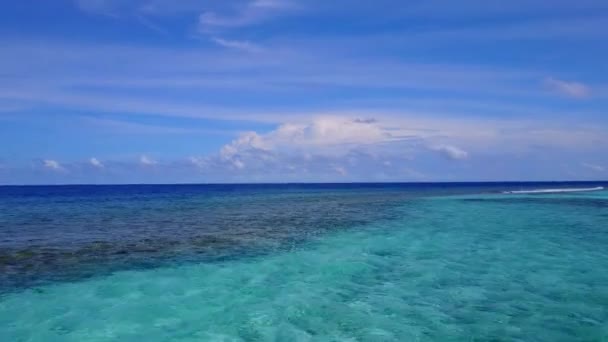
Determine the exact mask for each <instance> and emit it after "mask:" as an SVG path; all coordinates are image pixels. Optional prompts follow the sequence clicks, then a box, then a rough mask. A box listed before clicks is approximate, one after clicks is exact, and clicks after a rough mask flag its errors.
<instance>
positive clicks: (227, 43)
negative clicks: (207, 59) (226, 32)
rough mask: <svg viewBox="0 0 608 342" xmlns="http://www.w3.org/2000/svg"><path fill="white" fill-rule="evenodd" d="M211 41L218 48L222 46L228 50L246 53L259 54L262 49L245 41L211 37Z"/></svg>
mask: <svg viewBox="0 0 608 342" xmlns="http://www.w3.org/2000/svg"><path fill="white" fill-rule="evenodd" d="M211 41H213V42H214V43H216V44H217V45H219V46H223V47H225V48H229V49H236V50H241V51H246V52H260V51H262V48H261V47H260V46H258V45H256V44H253V43H251V42H249V41H245V40H228V39H223V38H219V37H212V38H211Z"/></svg>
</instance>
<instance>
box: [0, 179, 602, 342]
mask: <svg viewBox="0 0 608 342" xmlns="http://www.w3.org/2000/svg"><path fill="white" fill-rule="evenodd" d="M597 186H606V184H601V183H572V184H567V183H551V184H543V183H537V184H533V183H526V184H516V183H494V184H349V185H339V184H336V185H331V184H327V185H175V186H169V185H137V186H135V185H134V186H57V187H51V186H49V187H0V341H6V342H18V341H45V342H46V341H79V342H80V341H138V342H142V341H146V342H153V341H551V342H555V341H608V192H607V191H601V190H600V191H590V192H568V193H542V192H541V193H517V194H506V193H503V192H504V191H520V190H539V189H562V188H593V187H597Z"/></svg>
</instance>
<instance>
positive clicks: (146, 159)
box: [139, 155, 158, 166]
mask: <svg viewBox="0 0 608 342" xmlns="http://www.w3.org/2000/svg"><path fill="white" fill-rule="evenodd" d="M139 163H140V164H141V165H144V166H152V165H156V164H158V162H157V161H156V160H154V159H152V158H150V157H148V156H146V155H142V156H141V157H139Z"/></svg>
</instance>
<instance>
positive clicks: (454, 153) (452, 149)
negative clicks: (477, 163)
mask: <svg viewBox="0 0 608 342" xmlns="http://www.w3.org/2000/svg"><path fill="white" fill-rule="evenodd" d="M431 150H433V151H437V152H439V153H440V154H441V155H442V156H444V157H446V158H448V159H452V160H464V159H467V158H468V157H469V153H468V152H466V151H464V150H462V149H460V148H458V147H456V146H451V145H437V146H432V147H431Z"/></svg>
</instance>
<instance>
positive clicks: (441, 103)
mask: <svg viewBox="0 0 608 342" xmlns="http://www.w3.org/2000/svg"><path fill="white" fill-rule="evenodd" d="M2 6H3V10H2V11H0V36H1V38H2V42H3V44H2V45H1V46H0V56H1V57H2V58H0V146H2V149H1V150H0V184H40V183H42V184H58V183H62V184H63V183H173V182H195V183H214V182H351V181H477V180H481V181H488V180H600V179H608V149H607V147H606V146H608V118H607V113H606V108H608V44H605V42H606V41H607V39H608V2H606V1H601V0H579V1H566V0H553V1H540V0H511V1H498V0H461V1H438V0H425V1H420V0H416V1H413V0H406V1H388V0H377V1H346V0H337V1H320V0H309V1H302V0H242V1H241V0H238V1H236V0H235V1H213V0H183V1H171V0H57V1H40V0H39V1H33V0H29V1H28V0H25V1H18V2H17V1H12V2H6V3H4V4H3V5H2Z"/></svg>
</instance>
